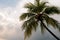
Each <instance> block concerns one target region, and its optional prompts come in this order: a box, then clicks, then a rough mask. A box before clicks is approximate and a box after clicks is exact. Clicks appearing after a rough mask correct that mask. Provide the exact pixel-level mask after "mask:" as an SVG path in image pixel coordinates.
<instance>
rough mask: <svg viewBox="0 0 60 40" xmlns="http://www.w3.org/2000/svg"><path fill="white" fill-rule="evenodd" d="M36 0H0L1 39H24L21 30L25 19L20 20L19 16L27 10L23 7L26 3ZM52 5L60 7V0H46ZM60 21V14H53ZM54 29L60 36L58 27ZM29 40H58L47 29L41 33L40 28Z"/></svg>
mask: <svg viewBox="0 0 60 40" xmlns="http://www.w3.org/2000/svg"><path fill="white" fill-rule="evenodd" d="M33 1H34V0H0V40H24V32H23V31H22V30H21V25H22V24H23V21H20V19H19V16H20V15H21V14H22V13H24V12H27V11H26V9H25V8H23V6H24V4H25V3H28V2H32V3H33ZM46 1H48V2H49V4H50V5H55V6H57V7H60V5H59V4H60V1H59V0H46ZM51 17H53V18H54V19H56V20H57V21H59V22H60V15H54V16H51ZM50 29H52V32H54V33H55V34H56V35H57V36H58V37H59V38H60V35H59V34H60V32H59V31H58V30H57V29H53V28H50ZM29 40H56V39H55V38H54V37H53V36H52V35H50V33H49V32H47V31H45V34H43V35H42V34H41V32H40V30H39V29H38V30H37V31H36V32H33V34H32V36H31V38H29Z"/></svg>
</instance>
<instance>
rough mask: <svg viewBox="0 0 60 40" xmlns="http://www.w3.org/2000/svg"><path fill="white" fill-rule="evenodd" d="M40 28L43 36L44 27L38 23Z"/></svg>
mask: <svg viewBox="0 0 60 40" xmlns="http://www.w3.org/2000/svg"><path fill="white" fill-rule="evenodd" d="M40 28H41V33H42V34H43V33H44V31H45V28H44V25H43V24H42V23H40Z"/></svg>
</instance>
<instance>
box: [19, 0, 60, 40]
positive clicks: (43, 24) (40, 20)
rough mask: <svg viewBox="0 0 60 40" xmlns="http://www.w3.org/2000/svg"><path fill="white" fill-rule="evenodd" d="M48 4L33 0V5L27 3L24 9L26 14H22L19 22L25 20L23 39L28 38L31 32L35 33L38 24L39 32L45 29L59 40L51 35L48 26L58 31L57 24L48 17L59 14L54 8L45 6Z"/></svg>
mask: <svg viewBox="0 0 60 40" xmlns="http://www.w3.org/2000/svg"><path fill="white" fill-rule="evenodd" d="M46 3H48V2H42V1H40V0H35V1H34V4H33V3H31V2H30V3H27V4H26V5H25V6H24V7H25V8H27V9H28V12H27V13H23V14H22V15H21V16H20V19H21V20H25V19H26V18H27V20H26V21H25V22H24V23H23V25H22V29H23V30H25V31H24V35H25V37H24V39H26V38H27V37H30V36H31V34H32V31H33V30H34V31H36V30H37V27H39V26H38V25H39V24H40V28H41V32H42V33H44V29H46V30H47V31H48V32H49V33H50V34H51V35H52V36H54V37H55V38H56V39H57V40H60V39H59V38H58V37H57V36H56V35H55V34H53V33H52V32H51V31H50V30H49V29H48V25H51V26H52V27H54V28H57V29H59V30H60V27H59V23H58V21H56V20H55V19H53V18H51V17H49V15H52V14H59V13H60V11H59V9H58V8H57V7H55V6H48V5H46Z"/></svg>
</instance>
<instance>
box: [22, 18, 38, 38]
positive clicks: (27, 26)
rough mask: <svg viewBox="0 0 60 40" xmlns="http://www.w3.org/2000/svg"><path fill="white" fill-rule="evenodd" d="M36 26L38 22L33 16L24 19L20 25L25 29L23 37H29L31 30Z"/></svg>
mask: <svg viewBox="0 0 60 40" xmlns="http://www.w3.org/2000/svg"><path fill="white" fill-rule="evenodd" d="M37 26H38V22H37V20H35V18H33V17H32V18H30V19H29V20H27V21H25V22H24V23H23V25H22V29H23V30H25V38H26V37H30V35H31V34H32V30H35V31H36V29H37Z"/></svg>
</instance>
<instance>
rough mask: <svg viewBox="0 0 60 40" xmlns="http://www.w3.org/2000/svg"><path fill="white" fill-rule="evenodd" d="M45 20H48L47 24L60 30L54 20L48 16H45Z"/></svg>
mask: <svg viewBox="0 0 60 40" xmlns="http://www.w3.org/2000/svg"><path fill="white" fill-rule="evenodd" d="M44 18H45V20H46V22H47V24H48V25H49V24H50V25H52V26H53V27H54V28H58V27H59V26H58V24H59V23H58V21H56V20H55V19H53V18H50V17H49V16H47V15H45V17H44Z"/></svg>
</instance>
